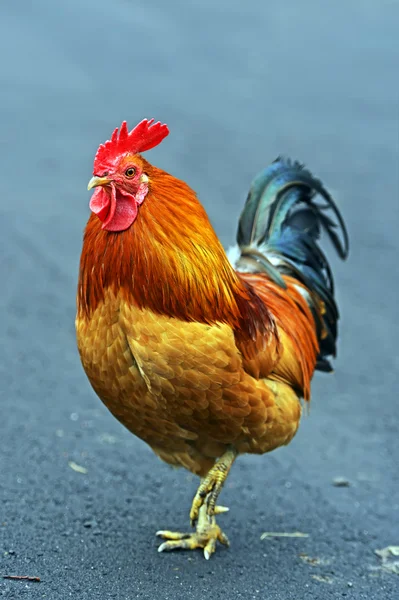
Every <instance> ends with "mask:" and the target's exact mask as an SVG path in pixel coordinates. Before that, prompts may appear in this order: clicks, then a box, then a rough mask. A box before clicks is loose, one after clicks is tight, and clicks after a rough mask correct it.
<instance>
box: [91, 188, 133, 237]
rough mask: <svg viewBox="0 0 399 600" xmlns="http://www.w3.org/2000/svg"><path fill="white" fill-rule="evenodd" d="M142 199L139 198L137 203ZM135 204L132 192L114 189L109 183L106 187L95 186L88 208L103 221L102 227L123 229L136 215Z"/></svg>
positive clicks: (115, 229)
mask: <svg viewBox="0 0 399 600" xmlns="http://www.w3.org/2000/svg"><path fill="white" fill-rule="evenodd" d="M143 199H144V198H143ZM142 201H143V200H142V199H141V198H140V202H139V204H141V203H142ZM137 204H138V203H137V202H136V199H135V197H134V196H133V195H132V194H128V193H127V192H125V191H124V190H122V189H118V190H116V189H115V186H114V184H112V183H111V185H110V186H107V187H106V188H105V187H98V188H96V190H95V191H94V193H93V195H92V197H91V200H90V210H91V211H92V212H93V213H94V214H95V215H97V217H98V218H99V219H100V220H101V221H102V222H103V225H102V229H106V230H107V231H124V230H125V229H128V228H129V227H130V225H131V224H132V223H133V221H134V220H135V218H136V217H137V211H138V208H137Z"/></svg>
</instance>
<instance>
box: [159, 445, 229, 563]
mask: <svg viewBox="0 0 399 600" xmlns="http://www.w3.org/2000/svg"><path fill="white" fill-rule="evenodd" d="M236 456H237V452H236V451H235V450H234V449H230V450H228V451H227V452H225V454H223V456H222V457H221V458H219V460H218V461H217V462H216V463H215V465H214V466H213V467H212V469H211V470H210V471H209V473H208V475H207V476H206V477H205V478H204V479H203V480H202V481H201V484H200V486H199V488H198V490H197V493H196V494H195V496H194V500H193V503H192V506H191V511H190V520H191V525H192V526H193V527H194V526H195V524H196V523H197V527H196V532H195V533H179V532H174V531H166V530H162V531H157V534H156V535H159V536H160V537H163V538H165V539H166V540H168V541H167V542H164V543H163V544H161V545H160V546H159V548H158V552H164V551H165V550H177V549H182V550H194V549H195V548H203V549H204V556H205V558H206V559H207V560H208V559H209V558H210V557H211V555H212V554H213V553H214V552H215V550H216V541H219V542H221V543H222V544H225V545H226V546H228V545H229V540H228V538H227V536H226V535H225V534H224V533H223V531H222V530H221V529H220V527H219V525H217V524H216V519H215V515H217V514H220V513H223V512H226V511H228V510H229V509H228V508H226V507H224V506H216V501H217V499H218V496H219V494H220V492H221V490H222V487H223V484H224V482H225V481H226V478H227V475H228V474H229V471H230V468H231V466H232V464H233V462H234V459H235V457H236Z"/></svg>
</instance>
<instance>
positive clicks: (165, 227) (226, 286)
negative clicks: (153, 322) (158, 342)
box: [78, 159, 274, 341]
mask: <svg viewBox="0 0 399 600" xmlns="http://www.w3.org/2000/svg"><path fill="white" fill-rule="evenodd" d="M143 162H144V163H145V172H146V173H147V175H148V177H149V182H150V183H149V192H148V195H147V197H146V199H145V201H144V203H143V204H142V205H141V206H140V208H139V213H138V216H137V219H136V221H135V222H134V223H133V225H132V226H131V227H130V228H129V229H128V230H126V231H122V232H119V233H114V232H108V231H104V230H102V229H101V221H100V220H99V219H98V217H96V216H95V215H91V216H90V219H89V221H88V224H87V227H86V230H85V234H84V243H83V250H82V256H81V262H80V277H79V288H78V310H79V314H80V315H81V316H86V317H87V318H88V317H90V315H91V314H92V313H93V311H94V310H95V308H96V307H97V305H98V304H99V303H100V302H102V301H103V299H104V292H105V290H106V289H107V288H109V287H111V288H113V289H114V291H115V292H120V293H122V294H124V296H125V297H126V298H127V299H129V300H130V301H133V302H134V303H135V304H136V305H137V306H139V307H140V308H146V309H149V310H151V311H153V312H155V313H158V314H163V315H167V316H170V317H175V318H178V319H181V320H183V321H197V322H201V323H207V324H214V323H216V322H221V323H228V324H229V325H231V327H232V328H233V329H234V330H235V334H236V338H237V340H238V341H239V340H240V338H241V339H242V340H243V341H244V340H247V339H252V340H255V339H256V338H257V337H258V336H259V335H260V336H262V337H263V336H265V335H266V334H268V333H269V331H270V330H271V329H274V321H273V318H272V317H271V315H270V313H269V311H268V310H267V308H266V306H265V305H264V303H263V302H262V301H261V300H260V299H259V298H258V296H257V295H256V294H255V293H254V292H253V290H252V288H251V286H250V285H249V284H248V283H246V282H244V281H243V280H241V279H240V278H239V276H238V275H237V274H236V273H235V271H234V269H233V268H232V266H231V265H230V263H229V261H228V259H227V257H226V254H225V252H224V250H223V247H222V246H221V244H220V242H219V240H218V238H217V236H216V234H215V232H214V230H213V228H212V226H211V224H210V222H209V220H208V217H207V215H206V213H205V210H204V209H203V207H202V206H201V204H200V203H199V201H198V199H197V197H196V195H195V193H194V192H193V191H192V190H191V188H190V187H189V186H188V185H186V184H185V183H184V182H182V181H180V180H178V179H175V178H174V177H172V176H171V175H169V174H167V173H165V172H164V171H161V170H160V169H157V168H156V167H153V166H152V165H150V164H149V163H147V162H146V161H144V159H143Z"/></svg>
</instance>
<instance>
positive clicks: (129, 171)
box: [125, 167, 136, 177]
mask: <svg viewBox="0 0 399 600" xmlns="http://www.w3.org/2000/svg"><path fill="white" fill-rule="evenodd" d="M135 174H136V169H134V168H133V167H129V169H126V171H125V175H126V177H133V176H134V175H135Z"/></svg>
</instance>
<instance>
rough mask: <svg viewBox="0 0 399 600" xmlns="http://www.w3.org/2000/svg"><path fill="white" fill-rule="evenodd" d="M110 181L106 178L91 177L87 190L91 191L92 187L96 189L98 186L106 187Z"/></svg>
mask: <svg viewBox="0 0 399 600" xmlns="http://www.w3.org/2000/svg"><path fill="white" fill-rule="evenodd" d="M111 181H112V179H108V177H96V176H94V177H92V178H91V179H90V181H89V184H88V186H87V189H88V190H92V189H93V188H94V187H97V186H99V185H108V184H109V183H111Z"/></svg>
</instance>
